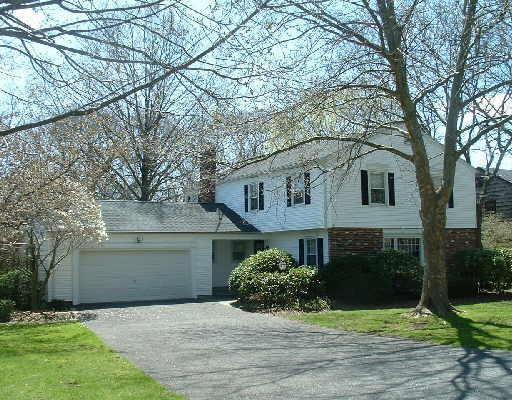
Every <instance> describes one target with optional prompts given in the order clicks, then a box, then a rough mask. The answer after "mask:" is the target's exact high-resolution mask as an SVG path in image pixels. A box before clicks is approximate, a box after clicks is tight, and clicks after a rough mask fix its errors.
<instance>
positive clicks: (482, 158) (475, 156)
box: [15, 0, 512, 170]
mask: <svg viewBox="0 0 512 400" xmlns="http://www.w3.org/2000/svg"><path fill="white" fill-rule="evenodd" d="M195 3H197V4H201V5H202V6H203V7H204V2H201V1H200V0H193V1H192V4H195ZM197 4H196V5H197ZM15 14H16V16H17V17H18V18H20V19H21V20H22V21H23V22H25V23H26V24H27V25H30V26H32V27H34V28H39V27H41V25H42V24H44V20H45V15H43V14H42V13H41V12H36V11H34V9H30V8H27V9H24V10H19V11H16V13H15ZM18 72H22V71H18ZM22 76H23V74H22V73H21V74H18V76H17V78H15V79H19V82H20V84H21V85H23V83H22V81H23V77H22ZM477 147H478V146H477ZM471 157H472V163H473V165H474V166H485V165H486V154H485V151H482V150H478V149H477V148H475V149H474V150H473V151H472V154H471ZM501 168H502V169H511V170H512V155H508V156H506V157H505V158H504V160H503V162H502V165H501Z"/></svg>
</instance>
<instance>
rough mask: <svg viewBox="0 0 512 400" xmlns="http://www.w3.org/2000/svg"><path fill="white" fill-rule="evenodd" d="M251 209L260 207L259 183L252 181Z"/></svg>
mask: <svg viewBox="0 0 512 400" xmlns="http://www.w3.org/2000/svg"><path fill="white" fill-rule="evenodd" d="M249 197H250V209H251V210H257V209H258V184H257V183H251V184H250V185H249Z"/></svg>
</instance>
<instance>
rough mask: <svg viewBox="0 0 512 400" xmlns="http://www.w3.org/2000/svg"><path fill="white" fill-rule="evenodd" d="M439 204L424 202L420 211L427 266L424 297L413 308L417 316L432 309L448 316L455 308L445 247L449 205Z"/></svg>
mask: <svg viewBox="0 0 512 400" xmlns="http://www.w3.org/2000/svg"><path fill="white" fill-rule="evenodd" d="M422 203H423V202H422ZM425 203H426V204H425ZM436 203H442V202H441V201H439V200H437V201H436V199H431V200H430V201H427V202H424V204H423V205H424V207H422V210H421V219H422V223H423V237H424V248H425V260H426V265H425V270H424V273H423V288H422V291H421V298H420V301H419V303H418V305H417V307H416V309H415V310H414V313H415V314H418V315H421V314H428V313H430V312H433V313H434V314H437V315H441V316H445V315H447V314H449V313H450V312H451V311H453V307H452V306H451V304H450V301H449V299H448V280H447V277H446V254H445V247H444V239H445V227H446V206H445V205H444V204H436Z"/></svg>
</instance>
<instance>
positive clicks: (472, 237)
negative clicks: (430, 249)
mask: <svg viewBox="0 0 512 400" xmlns="http://www.w3.org/2000/svg"><path fill="white" fill-rule="evenodd" d="M328 235H329V258H330V259H333V258H336V257H341V256H346V255H350V254H375V253H378V252H380V251H382V246H383V233H382V229H378V228H329V229H328ZM480 246H481V244H480V230H479V229H477V228H458V229H446V236H445V250H446V260H447V263H448V264H450V263H451V261H452V259H453V256H454V255H455V253H457V252H458V251H460V250H464V249H467V248H474V247H480Z"/></svg>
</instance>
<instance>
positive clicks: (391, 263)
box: [322, 250, 423, 303]
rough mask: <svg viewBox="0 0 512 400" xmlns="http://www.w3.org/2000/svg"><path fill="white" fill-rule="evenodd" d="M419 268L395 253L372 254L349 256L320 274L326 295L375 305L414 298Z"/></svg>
mask: <svg viewBox="0 0 512 400" xmlns="http://www.w3.org/2000/svg"><path fill="white" fill-rule="evenodd" d="M422 278H423V267H422V266H421V265H420V263H419V261H418V260H417V259H416V258H414V257H412V256H410V255H408V254H404V253H401V252H398V251H395V250H389V251H385V252H383V253H380V254H376V255H372V256H369V255H351V256H345V257H339V258H337V259H334V260H333V261H332V262H330V263H329V264H328V265H327V267H326V268H325V270H324V271H323V272H322V280H323V281H324V285H325V288H326V292H327V294H328V295H329V296H330V297H331V298H334V299H338V300H342V301H349V302H362V303H367V302H379V301H383V300H386V299H389V298H391V297H393V296H396V295H400V296H404V295H406V296H412V295H414V296H417V295H418V294H419V293H420V292H421V282H422Z"/></svg>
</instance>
